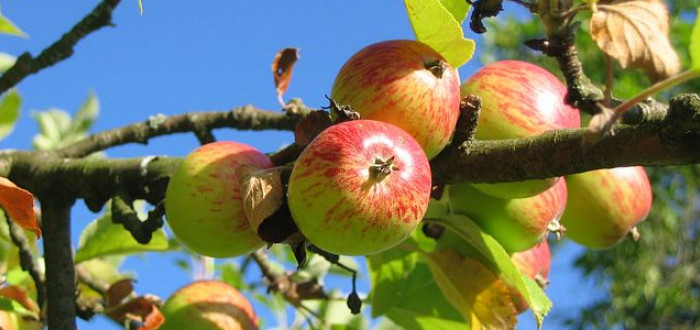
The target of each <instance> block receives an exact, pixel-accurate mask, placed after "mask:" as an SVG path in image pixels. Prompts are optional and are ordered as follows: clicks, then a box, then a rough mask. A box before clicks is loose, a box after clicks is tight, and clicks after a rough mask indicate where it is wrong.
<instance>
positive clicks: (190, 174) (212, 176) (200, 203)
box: [165, 141, 272, 258]
mask: <svg viewBox="0 0 700 330" xmlns="http://www.w3.org/2000/svg"><path fill="white" fill-rule="evenodd" d="M241 165H255V166H258V167H260V168H267V167H271V166H272V162H271V161H270V159H269V158H268V157H267V156H265V155H264V154H262V153H261V152H260V151H258V150H257V149H255V148H253V147H251V146H249V145H246V144H242V143H238V142H232V141H220V142H214V143H209V144H206V145H203V146H201V147H199V148H197V149H195V150H194V151H193V152H192V153H190V154H189V155H187V157H185V159H184V160H183V161H182V163H181V164H180V165H179V167H178V168H177V169H176V170H175V172H174V173H173V175H172V178H171V179H170V183H169V184H168V188H167V190H166V193H165V202H166V203H165V213H166V217H167V222H168V224H169V225H170V228H171V229H172V231H173V233H174V234H175V236H176V237H177V238H178V239H179V240H180V241H181V242H182V243H184V244H185V245H186V246H187V247H189V248H190V249H192V250H194V251H195V252H197V253H200V254H203V255H206V256H210V257H217V258H223V257H233V256H238V255H242V254H245V253H249V252H252V251H254V250H256V249H258V248H260V247H262V246H263V244H264V243H263V241H262V240H261V239H260V238H259V237H258V235H257V233H256V232H255V231H254V230H253V229H252V228H251V227H250V224H249V222H248V220H247V218H246V216H245V213H244V210H243V204H242V201H241V187H240V184H239V179H238V177H237V175H236V170H237V169H238V168H239V167H240V166H241Z"/></svg>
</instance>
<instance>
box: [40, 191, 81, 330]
mask: <svg viewBox="0 0 700 330" xmlns="http://www.w3.org/2000/svg"><path fill="white" fill-rule="evenodd" d="M71 206H72V202H71V203H68V202H66V201H65V200H63V199H62V198H60V199H55V198H46V199H42V200H41V211H42V217H43V228H44V246H45V247H46V248H45V249H44V260H45V262H46V287H47V296H48V306H47V311H48V324H49V329H76V325H75V316H76V308H75V268H74V264H73V247H72V245H71V236H70V235H71V232H70V223H71V221H70V220H71V219H70V209H71Z"/></svg>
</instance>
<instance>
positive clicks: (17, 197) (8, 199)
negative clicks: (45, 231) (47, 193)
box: [0, 177, 41, 238]
mask: <svg viewBox="0 0 700 330" xmlns="http://www.w3.org/2000/svg"><path fill="white" fill-rule="evenodd" d="M0 206H1V207H2V208H3V209H5V212H7V215H8V216H9V217H10V219H12V221H14V222H15V223H16V224H18V225H19V226H20V227H22V228H24V229H26V230H31V231H32V232H34V234H36V236H37V238H39V237H41V226H40V225H39V221H38V220H37V219H36V215H35V214H34V195H32V193H30V192H29V191H27V190H24V189H22V188H20V187H17V185H16V184H14V183H13V182H12V181H10V180H8V179H7V178H3V177H0Z"/></svg>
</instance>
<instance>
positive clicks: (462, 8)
mask: <svg viewBox="0 0 700 330" xmlns="http://www.w3.org/2000/svg"><path fill="white" fill-rule="evenodd" d="M440 2H441V3H442V6H443V7H445V9H447V11H449V12H450V14H452V17H454V18H455V20H456V21H457V22H459V23H460V24H461V23H462V21H464V19H465V18H466V17H467V12H468V11H469V7H471V6H470V5H469V3H467V2H466V1H464V0H440Z"/></svg>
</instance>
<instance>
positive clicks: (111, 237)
mask: <svg viewBox="0 0 700 330" xmlns="http://www.w3.org/2000/svg"><path fill="white" fill-rule="evenodd" d="M167 250H169V245H168V237H167V236H166V234H165V231H163V229H158V230H156V231H155V232H153V238H152V239H151V242H149V243H148V244H140V243H138V242H137V241H136V240H135V239H134V238H133V237H131V234H130V233H129V232H128V231H126V229H124V227H122V226H121V225H118V224H113V223H112V214H111V212H110V210H109V208H108V209H107V210H106V211H105V213H104V214H103V215H102V216H100V217H99V218H97V219H96V220H94V221H92V222H91V223H90V224H88V225H87V227H85V230H83V232H82V233H81V234H80V240H79V243H78V251H77V252H76V253H75V262H76V263H79V262H82V261H85V260H89V259H93V258H99V257H103V256H110V255H124V254H133V253H139V252H146V251H167Z"/></svg>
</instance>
